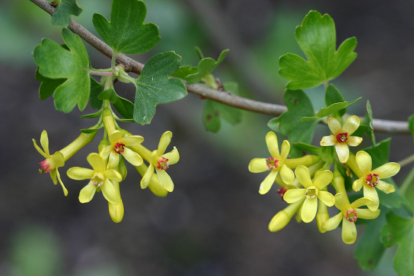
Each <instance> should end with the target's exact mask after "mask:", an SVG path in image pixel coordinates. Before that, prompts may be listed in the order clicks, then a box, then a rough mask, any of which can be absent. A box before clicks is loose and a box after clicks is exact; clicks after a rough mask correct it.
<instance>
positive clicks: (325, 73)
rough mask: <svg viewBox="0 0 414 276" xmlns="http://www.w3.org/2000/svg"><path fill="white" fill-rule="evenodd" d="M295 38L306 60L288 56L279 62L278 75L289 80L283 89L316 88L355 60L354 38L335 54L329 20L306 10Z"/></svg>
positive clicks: (334, 35) (355, 42) (327, 17)
mask: <svg viewBox="0 0 414 276" xmlns="http://www.w3.org/2000/svg"><path fill="white" fill-rule="evenodd" d="M295 38H296V41H297V42H298V44H299V46H300V48H301V49H302V51H303V52H304V54H305V55H306V57H307V58H308V60H305V59H303V58H302V57H300V56H298V55H295V54H292V53H288V54H285V55H283V56H282V57H280V59H279V66H280V70H279V74H280V75H281V76H282V77H284V78H286V79H289V80H290V81H289V82H288V83H287V85H286V87H287V88H288V89H291V90H298V89H304V88H310V87H314V86H318V85H320V84H322V83H327V82H328V81H329V80H331V79H334V78H336V77H337V76H339V75H340V74H341V73H342V72H343V71H344V70H345V69H346V68H347V67H348V66H349V65H350V64H351V63H352V62H353V61H354V60H355V58H356V57H357V54H356V53H355V52H354V49H355V47H356V45H357V41H356V38H354V37H353V38H348V39H347V40H345V41H344V42H343V43H342V44H341V45H340V46H339V48H338V50H337V51H335V48H336V31H335V23H334V21H333V19H332V18H331V17H330V16H329V15H328V14H325V15H323V16H322V15H321V14H320V13H319V12H317V11H310V12H309V13H308V14H307V15H306V17H305V19H304V20H303V22H302V25H301V26H299V27H297V28H296V31H295Z"/></svg>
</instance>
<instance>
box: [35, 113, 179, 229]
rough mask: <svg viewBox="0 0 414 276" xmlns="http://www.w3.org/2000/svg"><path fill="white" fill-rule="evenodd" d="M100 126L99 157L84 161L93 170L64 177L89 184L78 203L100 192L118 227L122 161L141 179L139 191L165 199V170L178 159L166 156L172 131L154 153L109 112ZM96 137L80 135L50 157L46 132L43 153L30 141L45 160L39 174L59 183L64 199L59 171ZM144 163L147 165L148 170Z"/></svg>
mask: <svg viewBox="0 0 414 276" xmlns="http://www.w3.org/2000/svg"><path fill="white" fill-rule="evenodd" d="M102 122H103V125H104V127H105V135H104V139H103V140H102V141H101V142H100V144H99V147H98V152H99V153H90V154H89V155H88V157H87V161H88V163H89V165H90V166H91V167H92V169H88V168H80V167H73V168H70V169H69V170H68V171H67V175H68V176H69V178H71V179H74V180H89V183H88V184H87V185H86V186H85V187H84V188H83V189H82V190H81V191H80V193H79V201H80V202H81V203H87V202H90V201H91V200H92V199H93V197H94V195H95V193H96V192H102V195H103V196H104V197H105V199H106V200H107V201H108V207H109V214H110V216H111V218H112V220H113V221H114V222H117V223H118V222H121V221H122V219H123V217H124V205H123V202H122V198H121V192H120V187H119V183H120V182H121V181H123V180H124V179H125V177H126V171H127V169H126V166H125V162H124V160H126V161H127V162H128V163H130V164H131V165H132V166H134V167H135V168H136V169H137V171H138V172H139V173H140V174H141V175H142V180H141V188H142V189H145V188H147V187H149V188H150V190H151V191H152V192H153V193H154V194H155V195H157V196H161V197H164V196H166V195H167V194H168V192H172V191H173V190H174V184H173V181H172V180H171V177H170V176H169V175H168V173H167V172H166V170H167V169H168V168H169V166H170V165H173V164H175V163H177V162H178V161H179V158H180V156H179V154H178V150H177V149H176V148H175V147H174V149H173V150H172V151H171V152H168V153H165V151H166V149H167V147H168V145H169V144H170V142H171V138H172V133H171V131H166V132H165V133H164V134H163V135H162V136H161V139H160V142H159V144H158V149H157V150H154V151H150V150H149V149H147V148H146V147H144V146H143V145H142V142H143V141H144V138H143V137H142V136H138V135H131V133H129V132H128V131H126V130H124V129H121V128H120V127H119V126H118V125H117V124H116V123H115V119H114V116H113V113H112V111H111V110H110V109H108V108H104V109H103V111H102ZM95 135H96V132H93V133H82V134H81V135H80V136H79V137H78V138H77V139H76V140H75V141H73V142H72V143H71V144H69V145H68V146H67V147H65V148H63V149H62V150H60V151H57V152H55V153H54V154H53V155H50V152H49V140H48V136H47V132H46V131H45V130H44V131H43V132H42V134H41V137H40V144H41V145H42V147H43V150H42V149H41V148H40V147H39V146H38V145H37V143H36V141H35V140H34V139H33V143H34V146H35V148H36V149H37V151H38V152H39V153H40V154H41V155H42V156H43V157H44V158H46V159H45V160H44V161H42V162H40V167H41V168H40V170H39V171H40V172H41V173H50V176H51V178H52V180H53V182H54V184H55V185H56V184H57V182H58V181H59V183H60V185H61V186H62V189H63V192H64V194H65V196H67V195H68V191H67V189H66V187H65V185H64V184H63V182H62V180H61V177H60V174H59V172H58V168H59V167H63V166H64V165H65V161H67V160H68V159H69V158H70V157H72V156H73V155H74V154H75V153H76V152H77V151H79V150H80V149H81V148H82V147H84V146H85V145H86V144H88V143H90V142H91V141H92V140H93V139H94V138H95ZM144 160H145V161H146V162H148V166H147V165H146V164H145V162H144Z"/></svg>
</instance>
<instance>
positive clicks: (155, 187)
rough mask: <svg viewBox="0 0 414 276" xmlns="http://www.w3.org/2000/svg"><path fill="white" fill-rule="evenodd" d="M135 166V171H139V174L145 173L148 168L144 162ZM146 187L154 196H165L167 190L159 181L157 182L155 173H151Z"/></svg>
mask: <svg viewBox="0 0 414 276" xmlns="http://www.w3.org/2000/svg"><path fill="white" fill-rule="evenodd" d="M135 168H136V169H137V171H138V172H139V174H140V175H141V176H144V175H145V173H146V172H147V170H148V166H147V165H145V164H142V165H141V166H136V167H135ZM148 188H149V189H150V190H151V192H152V193H153V194H154V195H156V196H159V197H166V196H167V195H168V191H167V190H166V189H164V188H163V187H162V186H161V184H160V182H159V180H158V177H157V175H156V174H153V175H152V177H151V181H150V183H149V185H148Z"/></svg>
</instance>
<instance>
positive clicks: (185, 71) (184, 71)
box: [172, 65, 198, 79]
mask: <svg viewBox="0 0 414 276" xmlns="http://www.w3.org/2000/svg"><path fill="white" fill-rule="evenodd" d="M197 72H198V69H197V67H193V66H191V65H184V66H181V67H180V68H178V70H177V71H176V72H175V73H174V74H172V76H174V77H177V78H180V79H185V78H186V77H187V76H188V75H192V74H195V73H197Z"/></svg>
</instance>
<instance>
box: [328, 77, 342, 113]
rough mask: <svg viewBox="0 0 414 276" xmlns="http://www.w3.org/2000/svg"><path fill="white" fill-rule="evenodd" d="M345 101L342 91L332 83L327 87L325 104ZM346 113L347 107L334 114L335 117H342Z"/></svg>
mask: <svg viewBox="0 0 414 276" xmlns="http://www.w3.org/2000/svg"><path fill="white" fill-rule="evenodd" d="M340 102H345V99H344V97H342V94H341V92H339V90H338V89H337V88H336V87H335V86H334V85H332V84H330V85H329V86H328V87H327V88H326V92H325V104H326V106H330V105H332V104H334V103H340ZM345 113H346V108H344V109H341V110H338V112H337V114H334V117H342V116H344V115H345Z"/></svg>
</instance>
